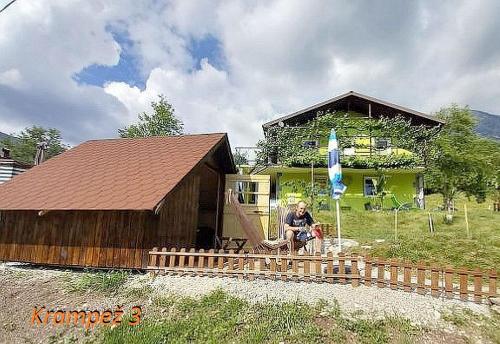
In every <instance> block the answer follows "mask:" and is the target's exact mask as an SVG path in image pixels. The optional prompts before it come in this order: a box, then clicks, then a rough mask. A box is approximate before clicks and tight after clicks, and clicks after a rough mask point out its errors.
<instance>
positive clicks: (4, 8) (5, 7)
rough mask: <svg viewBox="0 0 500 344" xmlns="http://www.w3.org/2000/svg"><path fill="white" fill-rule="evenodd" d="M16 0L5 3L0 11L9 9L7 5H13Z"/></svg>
mask: <svg viewBox="0 0 500 344" xmlns="http://www.w3.org/2000/svg"><path fill="white" fill-rule="evenodd" d="M14 2H16V0H12V1H11V2H9V3H8V4H7V5H5V6H4V7H3V8H2V9H1V10H0V13H2V12H3V11H5V10H6V9H7V7H9V6H10V5H12V4H13V3H14Z"/></svg>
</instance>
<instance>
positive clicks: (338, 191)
mask: <svg viewBox="0 0 500 344" xmlns="http://www.w3.org/2000/svg"><path fill="white" fill-rule="evenodd" d="M328 177H329V178H330V184H331V186H332V198H333V199H337V200H338V199H340V196H342V195H343V194H344V192H345V190H346V189H347V186H345V185H344V184H342V168H341V166H340V154H339V145H338V142H337V135H336V134H335V129H332V131H331V132H330V137H329V139H328Z"/></svg>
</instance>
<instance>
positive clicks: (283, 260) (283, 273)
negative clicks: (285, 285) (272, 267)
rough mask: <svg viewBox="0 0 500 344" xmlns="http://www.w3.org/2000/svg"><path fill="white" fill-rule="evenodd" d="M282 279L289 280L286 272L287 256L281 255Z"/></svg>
mask: <svg viewBox="0 0 500 344" xmlns="http://www.w3.org/2000/svg"><path fill="white" fill-rule="evenodd" d="M280 270H281V280H282V281H286V280H287V275H286V272H287V271H288V260H287V259H286V258H285V257H281V269H280Z"/></svg>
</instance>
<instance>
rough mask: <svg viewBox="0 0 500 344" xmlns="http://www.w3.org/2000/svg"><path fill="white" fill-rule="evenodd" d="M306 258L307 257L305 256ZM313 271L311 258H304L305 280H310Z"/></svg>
mask: <svg viewBox="0 0 500 344" xmlns="http://www.w3.org/2000/svg"><path fill="white" fill-rule="evenodd" d="M304 258H305V257H304ZM307 258H308V256H307ZM310 273H311V261H310V260H309V259H304V281H305V282H310V275H311V274H310Z"/></svg>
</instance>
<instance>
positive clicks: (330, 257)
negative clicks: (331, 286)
mask: <svg viewBox="0 0 500 344" xmlns="http://www.w3.org/2000/svg"><path fill="white" fill-rule="evenodd" d="M326 257H327V258H326V259H327V262H326V274H327V275H328V277H327V278H326V281H327V282H328V283H333V277H332V275H333V253H332V252H328V253H327V254H326Z"/></svg>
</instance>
